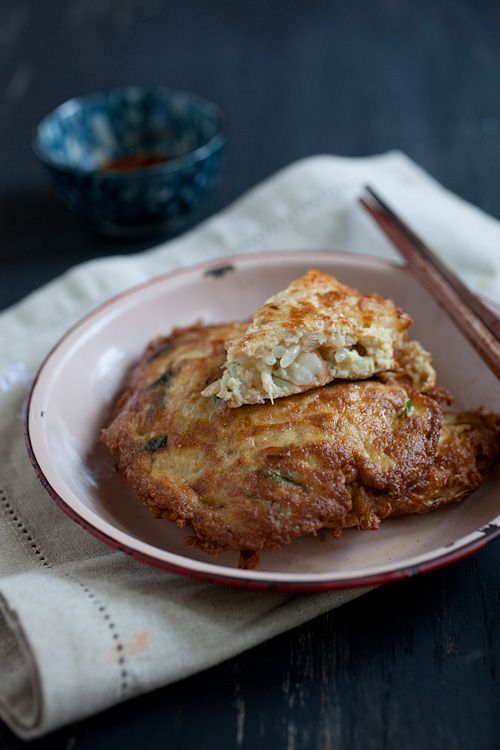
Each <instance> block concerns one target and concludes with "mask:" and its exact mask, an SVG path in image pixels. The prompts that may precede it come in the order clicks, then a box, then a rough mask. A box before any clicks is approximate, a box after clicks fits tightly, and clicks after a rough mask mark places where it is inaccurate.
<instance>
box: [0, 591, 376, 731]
mask: <svg viewBox="0 0 500 750" xmlns="http://www.w3.org/2000/svg"><path fill="white" fill-rule="evenodd" d="M373 588H375V587H369V588H362V589H348V590H345V591H333V592H330V593H320V594H306V595H300V596H291V597H289V598H288V599H286V601H285V602H283V603H282V604H279V605H277V606H273V607H271V608H270V610H269V611H268V612H267V613H266V614H264V616H263V617H262V618H260V619H259V620H257V621H256V622H254V627H253V628H249V629H248V630H247V631H246V632H244V633H243V634H240V637H238V638H236V639H235V641H234V643H233V644H229V643H228V642H225V643H223V644H219V647H218V648H213V649H210V651H209V653H208V654H207V658H206V659H205V660H204V663H203V664H200V665H199V666H198V667H197V668H193V667H192V666H189V667H187V668H184V669H182V670H179V671H178V672H177V673H176V674H174V675H173V676H172V678H171V679H168V680H166V681H163V680H161V681H155V682H154V683H152V684H144V683H142V684H138V685H137V686H136V688H135V690H134V691H133V692H131V693H129V694H128V695H126V697H125V696H123V697H118V696H117V695H114V696H112V695H109V700H108V701H107V702H106V703H102V704H101V705H100V706H99V707H98V708H96V707H95V706H94V707H93V709H91V710H88V709H85V708H83V707H82V705H81V703H79V702H78V701H75V703H74V710H73V712H72V715H71V716H68V715H66V716H65V717H64V718H62V719H61V718H60V717H58V716H57V715H55V714H54V713H53V712H52V711H47V710H46V709H45V705H44V700H43V694H44V687H43V676H42V675H40V673H39V670H38V668H37V666H36V663H35V661H34V656H33V651H32V648H31V646H30V644H29V639H28V638H27V636H26V634H25V630H24V629H23V627H22V625H21V622H20V621H19V619H18V617H17V615H16V614H15V613H14V612H13V611H12V608H11V607H10V606H9V605H8V603H7V601H6V599H5V598H4V597H3V596H1V595H0V659H1V660H2V664H6V665H7V669H6V673H7V674H8V675H9V678H10V679H9V678H7V679H5V680H4V681H3V685H2V687H0V719H2V720H3V721H4V722H5V723H6V724H7V726H8V727H9V728H10V729H11V731H12V732H14V734H16V735H17V736H18V737H19V738H20V739H22V740H33V739H36V738H39V737H42V736H45V735H47V734H50V733H51V732H53V731H56V730H58V729H61V728H62V727H63V726H67V725H69V724H72V723H73V722H77V721H82V720H84V719H87V718H90V717H91V716H96V715H98V714H99V713H102V712H103V711H106V710H107V709H109V708H112V707H113V706H116V705H118V704H120V703H125V702H127V701H128V700H130V699H132V698H135V697H138V696H140V695H145V694H147V693H149V692H152V691H153V690H157V689H161V688H162V687H167V686H168V685H171V684H174V683H176V682H178V681H180V680H183V679H186V678H189V677H191V676H193V675H194V674H198V673H200V672H203V671H205V670H207V669H211V668H212V667H215V666H217V665H218V664H221V663H223V662H224V661H227V660H228V659H231V658H234V657H235V656H238V655H239V654H241V653H244V652H245V651H247V650H249V649H251V648H253V647H255V646H258V645H260V644H261V643H264V642H265V641H267V640H270V639H272V638H274V637H276V636H278V635H281V634H283V633H285V632H287V631H289V630H292V629H293V628H295V627H299V626H300V625H302V624H304V623H305V622H307V621H309V620H312V619H314V618H315V617H318V616H320V615H322V614H325V613H326V612H328V611H330V610H332V609H336V608H338V607H341V606H343V605H344V604H347V603H349V602H350V601H353V600H354V599H357V598H358V597H360V596H362V595H363V594H366V593H368V592H370V591H371V590H373ZM2 618H3V619H2ZM9 646H10V649H12V650H10V649H9ZM7 653H10V660H7V662H5V658H6V656H7ZM94 677H95V675H94ZM80 688H81V686H80ZM49 714H50V715H49Z"/></svg>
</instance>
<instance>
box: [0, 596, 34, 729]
mask: <svg viewBox="0 0 500 750" xmlns="http://www.w3.org/2000/svg"><path fill="white" fill-rule="evenodd" d="M0 664H2V672H3V675H2V681H1V683H0V718H2V719H3V721H4V722H5V723H6V724H7V726H8V727H10V729H11V730H12V731H13V732H14V733H15V734H17V735H18V736H19V737H21V738H23V739H28V738H30V737H34V736H36V728H37V727H38V726H40V724H41V723H42V715H43V707H42V689H41V682H40V675H39V672H38V669H37V665H36V661H35V659H34V657H33V652H32V650H31V648H30V646H29V642H28V638H27V637H26V634H25V632H24V630H23V627H22V624H21V623H20V622H19V619H18V617H17V615H16V613H15V612H13V611H12V610H11V609H10V607H9V606H8V604H7V602H6V600H5V598H4V597H3V596H2V595H1V594H0Z"/></svg>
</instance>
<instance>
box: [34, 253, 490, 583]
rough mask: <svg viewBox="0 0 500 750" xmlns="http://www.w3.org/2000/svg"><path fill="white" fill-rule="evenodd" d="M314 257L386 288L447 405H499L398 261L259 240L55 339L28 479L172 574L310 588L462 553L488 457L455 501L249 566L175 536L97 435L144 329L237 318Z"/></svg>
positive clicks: (482, 517)
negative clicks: (430, 364) (428, 356)
mask: <svg viewBox="0 0 500 750" xmlns="http://www.w3.org/2000/svg"><path fill="white" fill-rule="evenodd" d="M310 268H316V269H318V270H320V271H324V272H326V273H331V274H333V275H335V276H337V277H338V278H339V279H340V280H341V281H343V282H345V283H347V284H351V285H352V286H355V287H358V288H359V289H361V290H363V291H375V292H379V293H380V294H382V295H384V296H387V297H390V298H391V299H393V300H394V301H395V302H396V303H397V304H399V305H401V307H403V308H404V309H405V310H406V311H407V312H409V313H410V315H411V316H412V317H413V319H414V325H413V328H412V335H413V337H415V338H417V339H419V340H420V341H421V342H422V344H423V345H424V346H425V347H426V348H427V349H429V350H430V351H431V352H432V353H433V355H434V364H435V366H436V369H437V372H438V376H439V382H440V383H441V384H442V385H443V386H445V387H447V388H449V389H450V390H451V391H452V393H454V394H455V395H456V408H457V409H465V408H467V409H468V408H473V407H476V406H479V405H484V406H486V407H488V408H490V409H494V410H496V411H497V412H498V411H500V392H499V389H498V384H497V382H496V379H495V377H494V376H493V375H492V374H491V373H490V372H489V370H488V369H487V368H486V366H485V365H484V364H483V362H482V361H481V359H480V358H479V357H478V355H477V354H476V353H475V351H474V350H473V348H472V347H471V346H470V345H469V344H468V342H467V341H466V340H465V339H464V338H463V336H462V335H461V334H460V333H459V332H458V331H457V330H456V329H455V328H454V326H453V324H452V323H451V322H450V321H449V320H448V318H447V317H446V315H445V314H444V313H443V312H442V311H441V310H440V308H439V306H438V305H437V304H436V303H435V302H434V301H433V299H432V298H431V297H430V296H429V295H428V294H427V292H426V291H425V290H424V289H423V288H422V287H421V286H420V285H419V283H418V282H417V281H416V280H415V279H414V278H413V277H412V275H411V274H410V272H409V271H407V270H405V269H404V268H403V267H401V266H397V265H394V264H391V263H388V262H386V261H382V260H379V259H375V258H370V257H366V256H360V255H353V254H345V253H338V252H333V251H329V252H312V251H304V252H278V253H276V252H266V253H261V254H253V255H246V256H243V255H240V256H237V257H233V258H224V259H222V260H219V261H211V262H209V263H205V264H203V265H199V266H195V267H194V268H189V269H187V270H182V271H177V272H175V273H170V274H166V275H164V276H159V277H156V278H153V279H151V280H150V281H149V282H147V283H145V284H142V285H140V286H137V287H134V288H133V289H130V290H128V291H126V292H124V293H123V294H120V295H119V296H117V297H114V298H113V299H111V300H109V302H106V303H105V304H104V305H101V306H100V307H99V308H97V309H96V310H94V312H92V313H90V315H88V316H87V317H85V318H84V319H83V320H82V321H80V322H79V323H78V324H77V325H76V326H74V327H73V328H72V329H71V330H70V331H68V333H67V334H66V335H65V336H64V337H63V338H62V339H61V340H60V341H59V343H58V344H57V345H56V346H55V348H54V349H53V350H52V351H51V352H50V354H49V355H48V357H47V359H46V360H45V362H44V363H43V365H42V366H41V368H40V370H39V372H38V375H37V377H36V379H35V382H34V385H33V388H32V391H31V394H30V398H29V407H28V414H27V433H26V442H27V446H28V451H29V454H30V457H31V461H32V463H33V465H34V467H35V470H36V472H37V474H38V476H39V478H40V481H41V482H42V484H43V485H44V487H45V488H46V490H47V491H48V492H49V494H50V495H51V497H52V498H53V499H54V500H55V501H56V503H57V504H58V505H59V506H60V507H61V509H62V510H63V511H64V512H65V513H67V514H68V515H69V516H70V517H71V518H73V519H74V520H75V521H77V522H78V523H79V524H80V525H81V526H83V527H84V528H85V529H86V530H87V531H89V532H90V533H91V534H94V535H95V536H96V537H98V538H99V539H101V540H102V541H103V542H106V543H107V544H110V545H111V546H113V547H115V548H117V549H120V550H123V551H124V552H126V553H128V554H130V555H132V557H134V558H136V559H137V560H139V561H141V562H145V563H149V564H151V565H155V566H157V567H159V568H164V569H166V570H169V571H171V572H173V573H179V574H182V575H188V576H193V577H197V578H205V579H209V580H211V581H216V582H219V583H224V584H229V585H234V586H241V587H246V588H255V589H274V590H283V591H285V590H287V591H319V590H326V589H345V588H350V587H354V586H365V585H372V584H378V583H384V582H387V581H394V580H397V579H400V578H405V577H407V576H411V575H414V574H416V573H420V572H423V571H426V570H431V569H433V568H438V567H440V566H443V565H447V564H449V563H452V562H454V561H456V560H459V559H460V558H462V557H464V556H465V555H468V554H471V553H472V552H475V551H477V550H479V549H481V547H483V546H484V545H485V544H486V543H487V542H488V541H490V540H491V539H493V538H494V537H495V536H497V535H498V533H499V532H500V492H499V488H500V466H498V465H497V467H496V469H494V470H493V471H492V473H491V474H490V476H489V478H488V481H487V482H486V483H485V484H484V485H483V486H482V487H481V488H480V489H479V490H478V491H477V492H475V493H474V494H473V495H471V496H470V497H468V498H467V499H466V500H465V501H463V502H462V503H459V504H457V505H454V506H449V507H447V508H443V509H441V510H437V511H434V512H432V513H428V514H423V515H419V516H406V517H402V518H394V519H390V520H387V521H385V522H384V523H383V524H382V525H381V527H380V529H379V530H378V531H359V530H354V529H353V530H348V531H346V532H345V533H344V534H343V536H342V538H341V539H340V540H333V539H329V538H326V539H323V538H320V537H312V536H311V537H306V538H303V539H299V540H297V541H295V542H294V543H293V544H291V545H289V546H288V547H285V548H284V549H282V550H275V551H271V552H266V553H265V554H263V555H262V557H261V562H260V565H259V566H258V568H257V569H256V570H240V569H239V568H238V567H237V563H238V555H237V553H232V552H226V553H224V554H222V555H220V556H219V557H218V558H211V557H207V556H206V555H205V554H204V553H203V552H200V551H197V550H196V549H194V548H192V547H189V546H186V545H185V544H184V538H185V537H186V536H187V535H188V534H189V529H184V530H182V529H179V528H177V526H176V525H175V524H174V523H171V522H169V521H160V520H157V519H155V518H154V517H153V516H152V515H150V513H149V512H148V511H147V510H146V509H145V508H144V507H143V506H142V504H141V503H140V502H139V501H138V500H136V499H135V497H134V496H133V495H132V493H131V492H130V491H129V490H128V488H127V487H126V486H125V485H124V484H123V483H122V481H121V480H120V479H119V477H118V476H117V475H116V472H115V470H114V466H113V458H112V457H111V456H110V455H109V454H108V453H107V451H106V449H105V448H104V447H102V446H101V445H100V443H99V433H100V430H101V427H103V426H104V423H105V419H106V415H107V414H108V412H109V409H110V405H111V403H112V402H113V399H114V397H115V395H116V393H117V391H118V389H119V387H120V384H121V382H122V380H123V377H124V374H125V373H126V371H127V369H128V368H129V367H130V365H131V364H133V363H134V361H135V360H137V359H138V357H139V356H140V355H141V353H142V351H143V350H144V348H145V346H146V344H147V343H148V342H149V341H150V340H151V339H152V338H154V337H155V336H159V335H165V334H167V333H169V331H170V330H171V329H172V328H173V327H174V326H186V325H190V324H191V323H193V322H195V321H199V320H202V321H204V322H206V323H209V322H221V321H226V320H234V319H245V318H248V317H249V316H251V314H252V313H253V312H254V311H255V309H256V308H257V307H258V306H259V305H261V304H262V302H263V301H264V300H266V299H267V298H268V297H269V296H271V294H273V293H274V292H276V291H278V290H280V289H283V288H284V287H286V286H287V285H288V284H289V282H290V281H291V280H292V279H294V278H296V277H298V276H300V275H302V274H303V273H305V272H306V271H307V270H309V269H310Z"/></svg>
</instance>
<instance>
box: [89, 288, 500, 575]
mask: <svg viewBox="0 0 500 750" xmlns="http://www.w3.org/2000/svg"><path fill="white" fill-rule="evenodd" d="M376 304H377V305H378V304H379V303H378V302H376ZM380 304H382V303H380ZM387 309H388V319H389V320H391V319H392V317H393V318H394V320H401V318H400V317H399V316H400V314H399V313H395V312H394V310H395V309H396V308H394V307H392V308H389V307H388V308H387ZM247 328H248V324H247V323H229V324H221V325H211V326H204V325H195V326H192V327H189V328H185V329H177V330H174V331H173V333H172V334H171V335H170V336H168V337H167V338H163V339H157V340H156V341H154V342H152V343H151V344H150V345H149V347H148V348H147V350H146V352H145V353H144V355H143V356H142V358H141V360H140V361H139V363H138V364H137V366H136V367H135V369H134V370H133V372H132V373H131V374H130V376H129V378H128V381H127V383H126V386H125V389H124V390H123V392H122V393H121V395H120V396H119V399H118V402H117V404H116V407H115V411H114V416H113V419H112V421H111V423H110V425H109V426H108V427H107V429H106V430H104V432H103V440H104V442H105V444H106V445H107V446H108V448H109V449H110V450H111V451H112V452H113V453H114V454H115V456H116V458H117V467H118V470H119V472H120V473H121V475H122V476H123V478H124V479H125V481H126V482H127V483H128V484H129V485H130V486H131V487H132V488H133V490H134V491H135V492H136V494H137V496H138V497H139V498H140V499H141V500H142V501H143V502H144V503H145V504H146V505H147V507H148V508H149V509H150V511H152V513H154V514H155V515H156V516H157V517H159V518H165V519H170V520H172V521H175V522H176V523H177V524H178V525H179V526H180V527H184V526H185V525H189V526H190V527H191V529H192V530H193V532H194V534H193V536H191V537H190V543H191V544H193V545H195V546H197V547H199V548H201V549H203V550H205V551H206V552H208V553H210V554H217V553H218V552H220V551H222V550H227V549H231V550H237V551H239V552H240V565H242V566H244V567H251V566H253V565H255V564H256V562H257V560H258V554H259V553H260V552H261V551H262V550H265V549H271V548H277V547H281V546H283V545H286V544H288V543H290V542H291V541H292V540H293V539H295V538H297V537H299V536H303V535H305V534H310V533H316V532H318V531H319V530H320V529H322V528H327V529H330V530H331V533H332V534H334V535H337V534H339V533H340V532H341V530H342V529H343V528H345V527H348V526H359V527H362V528H375V527H376V526H377V525H378V524H379V523H380V520H381V519H383V518H385V517H387V516H389V515H396V514H403V513H422V512H426V511H428V510H431V509H433V508H436V507H438V506H439V505H441V504H444V503H449V502H453V501H456V500H460V499H461V498H463V497H464V496H465V495H466V494H468V493H470V492H472V491H473V490H474V489H476V487H478V486H479V484H481V482H482V481H483V480H484V478H485V476H486V473H487V471H488V468H489V466H490V464H491V462H492V460H493V459H494V457H495V455H496V454H497V453H498V450H499V430H498V426H499V425H498V422H497V420H496V419H495V417H494V416H493V415H492V414H490V413H487V412H480V411H476V412H470V413H464V414H458V415H451V414H444V415H443V412H442V408H441V405H440V403H439V400H440V399H441V400H442V399H445V400H446V399H449V398H450V397H449V394H447V393H446V392H445V391H443V390H441V389H439V388H437V387H436V386H435V374H434V370H433V369H432V366H431V364H430V361H429V358H428V355H427V354H426V353H425V352H424V350H423V349H422V348H421V347H420V346H418V345H412V344H405V342H404V341H403V342H397V343H398V346H399V349H398V347H397V346H396V345H395V340H394V341H393V344H391V346H392V347H393V349H394V351H393V352H392V353H391V366H392V367H393V369H392V370H390V371H387V372H384V373H381V374H380V375H376V376H374V377H372V378H370V379H365V380H355V381H352V380H335V381H334V382H332V383H329V384H326V385H324V386H323V387H319V388H316V389H309V390H307V391H305V392H303V393H298V394H295V395H291V396H289V397H287V398H279V399H278V400H276V402H275V403H274V404H273V403H271V401H266V402H265V403H263V404H255V405H249V406H242V407H240V408H238V409H234V408H230V406H229V404H228V403H227V402H226V401H224V400H223V399H221V398H218V397H217V396H215V395H213V396H212V397H210V398H206V397H202V396H201V391H202V390H203V388H204V387H206V385H207V384H208V383H212V382H213V381H214V379H216V378H217V377H218V373H219V372H220V368H221V366H222V365H223V363H224V359H225V342H226V341H227V340H233V341H234V340H239V339H241V337H242V336H243V335H244V333H245V331H246V330H247ZM396 338H397V337H396V336H394V339H396ZM423 387H425V389H426V392H423V390H422V388H423Z"/></svg>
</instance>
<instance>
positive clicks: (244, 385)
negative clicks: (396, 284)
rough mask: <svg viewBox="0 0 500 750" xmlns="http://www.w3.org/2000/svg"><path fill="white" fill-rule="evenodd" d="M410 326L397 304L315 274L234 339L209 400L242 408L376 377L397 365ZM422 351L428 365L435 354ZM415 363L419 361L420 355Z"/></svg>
mask: <svg viewBox="0 0 500 750" xmlns="http://www.w3.org/2000/svg"><path fill="white" fill-rule="evenodd" d="M410 324H411V318H410V317H409V316H408V315H406V313H404V312H403V311H402V310H401V309H400V308H398V307H397V306H396V305H395V304H394V303H393V302H391V300H388V299H384V298H383V297H381V296H380V295H379V294H363V293H361V292H359V291H358V290H357V289H353V288H352V287H350V286H347V285H346V284H342V283H341V282H340V281H338V280H337V279H336V278H334V277H333V276H329V275H328V274H324V273H320V272H319V271H309V272H308V273H306V274H305V275H304V276H301V277H300V278H298V279H295V281H293V282H292V283H291V284H290V285H289V286H288V287H287V288H286V289H284V290H283V291H281V292H278V293H277V294H275V295H274V296H273V297H271V298H270V299H269V300H268V301H267V302H266V303H265V304H264V305H262V306H261V307H260V308H259V309H258V310H257V311H256V313H255V315H254V316H253V318H252V320H251V321H250V323H249V325H248V326H247V327H246V328H245V329H244V330H243V331H238V333H236V335H233V336H232V337H231V339H229V340H228V341H227V342H226V349H227V357H226V361H225V363H224V368H223V372H222V375H221V374H220V373H218V377H217V378H216V379H215V380H214V381H213V382H212V383H210V384H209V385H208V387H206V388H205V389H204V390H203V392H202V395H203V396H205V397H206V398H209V397H211V396H213V395H216V396H218V397H219V398H221V399H223V400H224V401H226V402H227V403H228V404H229V405H230V406H232V407H240V406H241V405H242V404H255V403H264V402H265V401H266V400H267V399H269V400H271V401H273V400H275V399H278V398H284V397H287V396H290V395H293V394H297V393H302V392H304V391H306V390H309V389H311V388H315V387H317V386H321V385H326V384H327V383H329V382H332V381H333V380H337V379H340V380H360V379H364V378H367V377H371V376H372V375H373V374H374V373H377V372H383V371H385V370H388V369H391V368H393V367H394V352H395V349H396V348H397V347H399V346H400V344H402V342H403V340H404V337H405V336H406V329H407V328H408V326H409V325H410ZM419 354H421V355H422V361H423V359H424V357H425V356H427V357H429V355H427V353H426V352H424V350H423V349H422V348H421V347H420V349H419ZM409 359H412V360H413V361H416V359H417V358H416V356H415V353H412V355H411V356H409ZM417 366H418V365H417ZM431 370H432V368H431ZM432 372H433V371H432Z"/></svg>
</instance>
